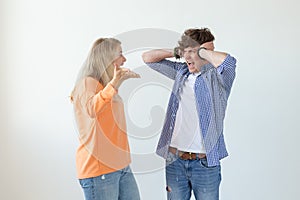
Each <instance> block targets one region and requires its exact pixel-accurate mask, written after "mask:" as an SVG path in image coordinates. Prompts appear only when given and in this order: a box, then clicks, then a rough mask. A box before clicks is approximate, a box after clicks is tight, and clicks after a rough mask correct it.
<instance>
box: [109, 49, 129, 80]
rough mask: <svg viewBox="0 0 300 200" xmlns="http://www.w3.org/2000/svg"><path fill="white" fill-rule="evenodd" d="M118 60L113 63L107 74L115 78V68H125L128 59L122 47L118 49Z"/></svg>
mask: <svg viewBox="0 0 300 200" xmlns="http://www.w3.org/2000/svg"><path fill="white" fill-rule="evenodd" d="M116 54H117V58H116V59H115V60H114V61H113V63H112V65H111V66H110V67H109V68H108V69H107V73H108V74H109V76H110V77H113V76H114V68H115V67H120V66H123V65H124V63H125V62H126V58H125V57H124V55H123V52H122V48H121V45H119V46H118V47H117V53H116Z"/></svg>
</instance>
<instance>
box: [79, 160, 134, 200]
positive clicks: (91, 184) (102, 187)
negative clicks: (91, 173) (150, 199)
mask: <svg viewBox="0 0 300 200" xmlns="http://www.w3.org/2000/svg"><path fill="white" fill-rule="evenodd" d="M79 183H80V185H81V187H82V189H83V192H84V196H85V200H139V199H140V195H139V191H138V187H137V184H136V181H135V178H134V176H133V174H132V172H131V169H130V167H129V166H128V167H126V168H124V169H122V170H119V171H116V172H112V173H109V174H104V175H100V176H97V177H92V178H86V179H80V180H79Z"/></svg>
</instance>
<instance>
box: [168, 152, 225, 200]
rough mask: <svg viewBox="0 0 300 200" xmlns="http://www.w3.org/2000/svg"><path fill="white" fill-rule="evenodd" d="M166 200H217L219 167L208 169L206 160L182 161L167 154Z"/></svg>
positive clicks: (219, 176)
mask: <svg viewBox="0 0 300 200" xmlns="http://www.w3.org/2000/svg"><path fill="white" fill-rule="evenodd" d="M166 181H167V188H166V189H167V197H168V200H189V199H190V198H191V192H192V191H193V193H194V196H195V198H196V199H197V200H218V199H219V186H220V183H221V166H220V165H218V166H214V167H208V166H207V160H206V158H202V159H197V160H182V159H180V158H179V157H178V156H177V155H174V154H172V153H171V152H169V154H168V157H167V160H166Z"/></svg>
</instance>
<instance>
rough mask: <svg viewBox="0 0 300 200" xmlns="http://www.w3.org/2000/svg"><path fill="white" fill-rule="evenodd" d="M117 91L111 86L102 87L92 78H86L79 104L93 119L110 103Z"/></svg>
mask: <svg viewBox="0 0 300 200" xmlns="http://www.w3.org/2000/svg"><path fill="white" fill-rule="evenodd" d="M117 93H118V91H117V90H116V89H115V88H114V87H113V86H112V85H111V84H107V85H106V86H105V87H104V88H103V86H102V85H101V84H100V83H99V82H98V81H97V80H95V79H93V78H86V79H85V83H84V89H83V92H82V95H81V96H80V97H79V98H80V103H81V106H82V108H83V109H84V110H85V112H86V113H87V114H88V115H89V116H90V117H91V118H95V117H96V116H97V114H98V113H99V112H101V110H102V109H103V108H104V107H105V106H106V105H107V104H108V103H109V102H110V101H111V99H112V97H113V96H114V95H115V94H117Z"/></svg>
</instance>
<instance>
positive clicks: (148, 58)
mask: <svg viewBox="0 0 300 200" xmlns="http://www.w3.org/2000/svg"><path fill="white" fill-rule="evenodd" d="M178 44H179V46H178V47H176V48H175V49H174V50H170V49H156V50H150V51H147V52H145V53H143V60H144V62H145V63H146V64H147V65H148V66H149V67H151V68H152V69H154V70H156V71H158V72H160V73H162V74H164V75H165V76H167V77H169V78H171V79H173V80H174V85H173V89H172V93H171V96H170V100H169V104H168V109H167V114H166V120H165V123H164V126H163V130H162V133H161V137H160V140H159V142H158V146H157V154H158V155H160V156H162V157H164V158H165V159H166V182H167V187H166V189H167V192H168V193H167V195H168V199H172V200H188V199H190V197H191V192H192V191H193V193H194V196H195V198H196V199H201V200H217V199H219V185H220V182H221V167H220V160H221V159H222V158H224V157H226V156H227V155H228V153H227V150H226V147H225V143H224V136H223V120H224V116H225V110H226V106H227V100H228V97H229V94H230V90H231V87H232V84H233V81H234V78H235V67H236V60H235V58H233V57H232V56H230V55H229V54H227V53H223V52H217V51H214V36H213V34H212V33H211V32H210V30H209V29H208V28H202V29H188V30H186V31H185V32H184V34H183V35H182V36H181V40H180V41H179V42H178ZM174 56H175V57H176V58H180V57H183V58H184V59H185V62H175V61H171V60H167V58H172V57H174Z"/></svg>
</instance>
